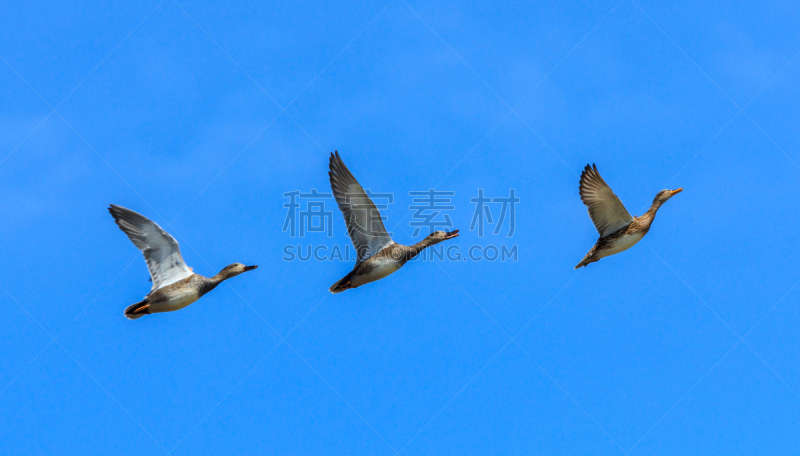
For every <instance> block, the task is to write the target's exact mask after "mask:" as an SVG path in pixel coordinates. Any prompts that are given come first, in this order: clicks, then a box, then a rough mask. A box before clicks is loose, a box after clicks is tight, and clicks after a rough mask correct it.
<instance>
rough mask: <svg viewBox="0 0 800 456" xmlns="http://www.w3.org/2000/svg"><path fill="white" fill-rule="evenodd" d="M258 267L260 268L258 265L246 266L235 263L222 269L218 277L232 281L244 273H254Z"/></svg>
mask: <svg viewBox="0 0 800 456" xmlns="http://www.w3.org/2000/svg"><path fill="white" fill-rule="evenodd" d="M257 267H258V266H257V265H254V266H245V265H243V264H242V263H233V264H229V265H228V266H225V267H224V268H222V270H221V271H219V274H217V276H219V277H220V278H221V279H222V280H226V279H230V278H231V277H236V276H237V275H239V274H241V273H243V272H247V271H252V270H253V269H256V268H257Z"/></svg>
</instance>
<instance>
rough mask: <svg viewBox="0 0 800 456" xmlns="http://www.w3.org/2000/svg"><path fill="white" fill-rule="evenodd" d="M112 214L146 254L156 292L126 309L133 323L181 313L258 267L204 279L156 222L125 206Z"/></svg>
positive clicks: (227, 270) (113, 207)
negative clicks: (216, 288)
mask: <svg viewBox="0 0 800 456" xmlns="http://www.w3.org/2000/svg"><path fill="white" fill-rule="evenodd" d="M108 212H110V213H111V215H112V216H113V217H114V221H115V222H117V225H118V226H119V228H120V229H121V230H122V231H123V232H124V233H125V234H127V235H128V237H129V238H130V240H131V242H133V245H135V246H136V247H137V248H138V249H139V250H141V251H142V253H143V254H144V260H145V261H146V262H147V269H149V270H150V280H151V281H152V282H153V288H152V289H151V290H150V293H148V294H147V296H145V298H144V300H143V301H141V302H137V303H136V304H133V305H131V306H128V308H127V309H125V316H126V317H128V318H129V319H131V320H135V319H137V318H141V317H143V316H145V315H148V314H152V313H159V312H172V311H173V310H180V309H183V308H184V307H186V306H188V305H189V304H191V303H193V302H195V301H197V300H198V299H200V297H201V296H203V295H204V294H206V293H208V292H209V291H211V290H213V289H214V288H215V287H216V286H217V285H219V284H220V283H221V282H222V281H223V280H227V279H230V278H231V277H234V276H237V275H239V274H241V273H243V272H247V271H251V270H253V269H255V268H257V267H258V266H245V265H243V264H241V263H233V264H231V265H228V266H225V268H224V269H222V271H220V272H219V274H217V275H215V276H214V277H203V276H201V275H198V274H195V273H193V272H192V268H190V267H188V266H186V263H184V261H183V257H182V256H181V250H180V248H178V241H176V240H175V238H173V237H172V236H170V235H169V233H167V232H166V231H164V230H163V229H161V227H160V226H158V224H156V222H154V221H152V220H150V219H148V218H147V217H145V216H143V215H141V214H138V213H136V212H133V211H132V210H130V209H126V208H124V207H121V206H116V205H114V204H112V205H111V206H109V208H108Z"/></svg>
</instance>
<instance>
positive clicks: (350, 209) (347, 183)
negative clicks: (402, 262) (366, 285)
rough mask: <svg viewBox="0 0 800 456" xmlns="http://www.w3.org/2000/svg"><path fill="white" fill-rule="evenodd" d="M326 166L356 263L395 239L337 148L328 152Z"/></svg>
mask: <svg viewBox="0 0 800 456" xmlns="http://www.w3.org/2000/svg"><path fill="white" fill-rule="evenodd" d="M329 169H330V171H329V172H328V176H329V177H330V181H331V189H332V190H333V196H334V198H336V203H337V204H338V205H339V210H341V211H342V215H343V216H344V222H345V224H346V225H347V233H348V234H349V235H350V240H351V241H353V247H355V249H356V252H358V261H357V262H356V264H359V263H361V262H362V261H364V260H366V259H367V258H369V257H371V256H373V255H375V254H376V253H378V252H380V251H381V250H382V249H383V248H384V247H386V246H387V245H390V244H393V243H394V241H392V238H391V237H390V236H389V233H387V232H386V228H385V227H384V226H383V220H381V213H380V211H378V208H376V207H375V204H374V203H373V202H372V200H371V199H369V196H367V193H366V192H365V191H364V189H363V188H361V185H360V184H359V183H358V181H357V180H356V178H355V177H354V176H353V173H351V172H350V170H349V169H347V166H345V164H344V162H343V161H342V158H341V157H339V152H338V151H337V152H335V153H332V154H331V158H330V164H329Z"/></svg>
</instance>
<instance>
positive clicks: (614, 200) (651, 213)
mask: <svg viewBox="0 0 800 456" xmlns="http://www.w3.org/2000/svg"><path fill="white" fill-rule="evenodd" d="M682 191H683V189H682V188H679V189H677V190H661V191H660V192H658V194H656V197H655V199H654V200H653V204H652V206H650V209H648V210H647V212H645V213H644V214H643V215H642V216H641V217H631V214H629V213H628V210H627V209H625V206H623V205H622V201H620V200H619V198H618V197H617V195H615V194H614V192H613V191H611V187H609V186H608V184H606V181H604V180H603V178H602V177H600V173H599V172H598V171H597V166H595V165H594V164H592V166H589V165H586V168H584V170H583V173H581V183H580V186H579V192H580V195H581V201H583V204H585V205H586V207H587V208H589V217H591V219H592V222H594V226H595V228H597V232H598V233H600V238H599V239H598V240H597V243H596V244H595V245H594V247H592V249H591V250H589V253H587V254H586V256H585V257H584V258H583V260H581V262H580V263H578V265H577V266H575V269H578V268H580V267H582V266H586V265H588V264H589V263H594V262H595V261H599V260H600V259H601V258H605V257H607V256H610V255H614V254H615V253H619V252H622V251H624V250H628V249H629V248H631V247H633V245H634V244H636V243H637V242H639V241H640V240H641V239H642V238H643V237H644V235H645V234H647V232H648V231H649V230H650V225H651V224H652V223H653V219H655V218H656V212H657V211H658V209H659V208H660V207H661V205H662V204H664V203H665V202H666V201H667V200H668V199H670V198H672V197H673V196H675V195H676V194H678V193H680V192H682Z"/></svg>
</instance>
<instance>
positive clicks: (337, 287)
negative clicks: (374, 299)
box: [328, 272, 353, 293]
mask: <svg viewBox="0 0 800 456" xmlns="http://www.w3.org/2000/svg"><path fill="white" fill-rule="evenodd" d="M352 276H353V273H352V272H351V273H350V274H347V275H346V276H344V277H342V278H341V279H340V280H339V281H338V282H336V283H334V284H333V285H331V287H330V288H328V291H330V292H331V293H341V292H343V291H344V290H349V289H350V288H353V287H352V286H350V278H351V277H352Z"/></svg>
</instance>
